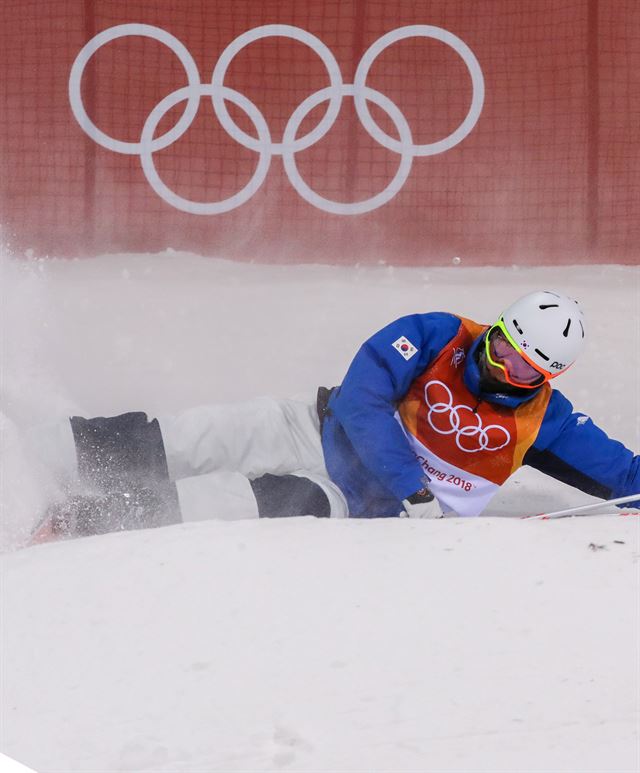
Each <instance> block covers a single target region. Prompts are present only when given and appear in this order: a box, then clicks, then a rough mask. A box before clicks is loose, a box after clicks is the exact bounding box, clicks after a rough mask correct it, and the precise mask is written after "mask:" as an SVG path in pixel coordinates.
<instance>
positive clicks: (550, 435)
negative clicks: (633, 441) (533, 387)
mask: <svg viewBox="0 0 640 773" xmlns="http://www.w3.org/2000/svg"><path fill="white" fill-rule="evenodd" d="M524 464H528V465H529V466H531V467H535V468H536V469H537V470H540V471H541V472H544V473H546V474H547V475H550V476H551V477H553V478H556V479H557V480H559V481H562V482H563V483H567V484H568V485H570V486H574V487H575V488H578V489H580V490H581V491H584V492H585V494H591V495H593V496H596V497H601V498H602V499H615V498H617V497H624V496H631V495H633V494H638V493H640V456H637V455H634V454H633V452H632V451H630V450H629V449H628V448H626V447H625V446H624V445H623V444H622V443H620V442H619V441H617V440H612V439H611V438H610V437H608V436H607V435H606V433H605V432H603V431H602V430H601V429H600V428H599V427H597V426H596V425H595V424H594V423H593V421H592V420H591V419H590V418H589V417H588V416H585V415H584V414H583V413H576V412H574V410H573V406H572V405H571V403H570V402H569V400H567V398H566V397H564V396H563V395H562V394H561V393H560V392H558V391H557V390H553V392H552V394H551V400H550V401H549V406H548V408H547V412H546V414H545V417H544V420H543V422H542V425H541V427H540V432H539V433H538V437H537V438H536V441H535V443H534V444H533V446H532V447H531V448H530V449H529V450H528V451H527V453H526V454H525V457H524ZM633 505H634V506H635V507H640V500H639V501H637V502H635V503H633ZM626 506H627V507H629V506H632V505H631V504H627V505H626Z"/></svg>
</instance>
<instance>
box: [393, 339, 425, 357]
mask: <svg viewBox="0 0 640 773" xmlns="http://www.w3.org/2000/svg"><path fill="white" fill-rule="evenodd" d="M391 345H392V346H393V348H394V349H397V350H398V351H399V352H400V354H401V355H402V356H403V357H404V358H405V360H410V359H411V358H412V357H413V355H414V354H416V352H417V351H418V350H417V349H416V347H415V346H414V345H413V344H412V343H411V341H410V340H409V339H408V338H405V337H404V336H400V338H398V340H397V341H394V342H393V343H392V344H391Z"/></svg>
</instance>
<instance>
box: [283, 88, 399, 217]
mask: <svg viewBox="0 0 640 773" xmlns="http://www.w3.org/2000/svg"><path fill="white" fill-rule="evenodd" d="M364 90H365V99H370V100H371V101H372V102H375V103H376V104H377V105H378V106H379V107H381V108H382V109H383V110H384V111H385V112H386V113H387V115H388V116H389V117H390V118H391V120H392V121H393V122H394V124H395V126H396V129H397V130H398V134H399V135H400V138H401V141H402V143H403V145H402V147H403V150H402V151H401V156H400V164H399V166H398V170H397V172H396V173H395V175H394V177H393V179H392V180H391V182H390V183H389V184H388V185H387V187H386V188H385V189H384V190H383V191H380V193H377V194H376V195H375V196H372V197H371V198H369V199H365V200H364V201H353V202H347V203H345V202H340V201H332V200H331V199H326V198H324V196H320V194H319V193H316V192H315V191H314V190H312V189H311V188H310V187H309V185H307V183H306V182H305V181H304V180H303V179H302V177H301V176H300V172H299V171H298V167H297V166H296V161H295V158H294V147H295V135H296V131H297V129H298V126H300V123H301V122H302V120H303V119H304V118H305V116H306V115H307V114H308V113H309V112H310V111H311V110H312V109H313V108H314V107H315V106H316V105H319V104H320V103H321V102H324V101H325V100H326V99H331V98H332V95H331V91H332V88H331V86H328V87H327V88H324V89H320V91H316V92H315V94H311V96H309V97H307V98H306V99H305V100H304V101H303V102H302V103H301V104H300V105H298V107H297V108H296V109H295V110H294V112H293V115H292V116H291V118H290V119H289V121H288V123H287V126H286V128H285V130H284V137H283V141H282V146H283V150H282V161H283V163H284V168H285V171H286V173H287V177H288V178H289V181H290V183H291V185H293V187H294V188H295V189H296V191H298V193H299V194H300V196H302V198H303V199H305V201H308V202H309V204H312V205H313V206H314V207H317V208H318V209H322V210H324V211H325V212H331V213H332V214H334V215H361V214H363V213H365V212H370V211H371V210H372V209H377V208H378V207H381V206H382V205H383V204H386V203H387V201H389V200H390V199H392V198H393V197H394V196H395V195H396V193H398V191H399V190H400V188H402V186H403V185H404V183H405V182H406V179H407V177H408V176H409V172H410V171H411V164H412V163H413V156H412V154H411V152H410V151H409V150H407V148H408V147H409V146H410V145H411V144H412V138H411V129H410V128H409V124H408V123H407V121H406V119H405V117H404V116H403V115H402V113H401V112H400V110H399V109H398V108H397V107H396V105H395V104H394V103H393V102H392V101H391V100H390V99H388V98H387V97H385V96H384V94H380V92H378V91H375V90H374V89H370V88H369V87H368V86H365V87H364ZM340 94H341V97H340V98H341V99H342V97H343V96H349V97H353V96H354V94H355V86H354V85H353V84H352V83H345V84H343V85H342V86H341V87H340ZM307 136H308V135H307Z"/></svg>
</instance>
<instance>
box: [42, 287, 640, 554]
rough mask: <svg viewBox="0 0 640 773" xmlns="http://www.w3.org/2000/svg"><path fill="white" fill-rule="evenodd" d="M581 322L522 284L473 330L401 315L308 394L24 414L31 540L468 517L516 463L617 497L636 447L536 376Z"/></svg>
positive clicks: (572, 306) (440, 319)
mask: <svg viewBox="0 0 640 773" xmlns="http://www.w3.org/2000/svg"><path fill="white" fill-rule="evenodd" d="M585 335H586V331H585V321H584V318H583V314H582V311H581V309H580V306H579V304H578V302H577V301H575V300H573V299H571V298H569V297H567V296H566V295H563V294H562V293H559V292H551V291H546V290H545V291H538V292H533V293H530V294H528V295H526V296H524V297H523V298H520V299H519V300H517V301H516V302H515V303H513V304H512V305H511V306H509V307H508V308H507V309H506V310H505V311H504V312H503V313H502V314H501V315H500V317H499V318H498V320H497V321H496V322H495V323H494V324H493V325H490V326H487V325H483V324H479V323H477V322H473V321H471V320H469V319H465V318H464V317H460V316H457V315H455V314H450V313H444V312H431V313H426V314H413V315H410V316H406V317H402V318H401V319H398V320H397V321H395V322H392V323H391V324H389V325H387V326H386V327H384V328H383V329H382V330H380V331H379V332H377V333H376V334H375V335H373V336H372V337H371V338H370V339H369V340H367V341H366V342H365V343H364V344H363V345H362V347H361V348H360V350H359V351H358V353H357V354H356V356H355V358H354V359H353V362H352V363H351V365H350V367H349V369H348V372H347V374H346V376H345V378H344V381H343V382H342V384H341V385H340V386H338V387H334V388H332V389H327V388H324V387H321V388H320V389H319V390H318V394H317V399H314V400H313V401H299V400H292V399H284V400H276V399H271V398H260V399H256V400H252V401H250V402H246V403H241V404H232V405H207V406H202V407H198V408H193V409H191V410H188V411H186V412H184V413H182V414H180V415H176V416H164V417H158V418H153V419H150V418H149V417H148V416H147V415H146V414H145V413H140V412H136V413H126V414H123V415H121V416H115V417H110V418H90V419H87V418H81V417H78V416H74V417H72V418H71V419H70V420H69V421H65V422H64V423H63V424H57V425H55V426H51V427H44V428H43V427H40V428H35V429H33V430H31V431H30V433H29V434H30V441H31V442H32V444H33V446H34V447H35V448H37V449H38V451H39V453H40V455H41V457H42V459H43V461H45V463H46V464H47V465H48V466H49V468H50V469H51V470H54V471H55V473H56V475H57V478H58V480H59V481H60V482H61V488H60V492H61V493H60V496H59V497H58V499H57V500H56V501H54V502H53V503H52V504H51V505H50V507H49V508H48V510H47V513H46V515H45V517H44V519H43V521H42V523H41V524H40V526H39V528H38V529H37V530H36V532H35V534H34V538H33V539H34V541H35V542H38V541H44V540H46V539H52V538H60V537H66V536H79V535H89V534H99V533H104V532H110V531H115V530H121V529H137V528H147V527H154V526H163V525H168V524H173V523H179V522H182V521H196V520H204V519H209V518H221V519H240V518H255V517H261V518H272V517H283V516H300V515H314V516H318V517H350V518H376V517H396V516H409V517H417V518H440V517H443V516H449V515H458V516H466V517H468V516H477V515H479V514H480V513H482V511H483V510H484V509H485V508H486V506H487V504H488V503H489V501H490V500H491V498H492V497H493V495H494V494H495V493H496V492H497V491H498V489H499V488H500V486H502V484H503V483H504V482H505V481H506V480H507V479H508V478H509V476H511V475H512V474H513V473H514V472H515V471H516V470H517V469H518V468H519V467H521V466H522V465H529V466H530V467H534V468H535V469H537V470H539V471H541V472H543V473H545V474H547V475H550V476H551V477H553V478H556V479H557V480H559V481H562V482H563V483H566V484H569V485H570V486H574V487H575V488H578V489H580V490H581V491H583V492H585V493H586V494H590V495H593V496H596V497H601V498H603V499H609V498H612V497H614V498H615V497H624V496H629V495H632V494H634V493H635V492H638V491H640V457H639V456H637V455H634V454H633V453H632V452H631V451H630V450H629V449H628V448H625V446H624V445H623V444H622V443H620V442H618V441H616V440H613V439H610V438H609V437H607V435H606V434H605V433H604V432H603V431H602V430H601V429H599V428H598V427H597V426H596V425H595V424H594V423H593V422H592V420H591V419H590V418H588V417H587V416H586V415H584V414H583V413H576V412H574V410H573V407H572V405H571V403H570V402H569V400H567V398H566V397H564V396H563V395H562V393H561V392H559V391H558V390H557V389H552V387H551V381H552V380H553V379H555V378H556V377H557V376H559V375H561V374H562V373H564V372H565V371H566V370H567V369H568V368H569V367H571V365H572V364H573V363H574V361H575V360H576V358H577V357H578V355H579V354H580V352H581V350H582V348H583V346H584V342H585ZM62 492H64V494H63V493H62ZM635 504H636V506H637V505H638V504H640V502H637V503H635Z"/></svg>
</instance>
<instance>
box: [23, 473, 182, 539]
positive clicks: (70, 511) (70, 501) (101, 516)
mask: <svg viewBox="0 0 640 773" xmlns="http://www.w3.org/2000/svg"><path fill="white" fill-rule="evenodd" d="M181 520H182V519H181V517H180V510H179V506H178V495H177V492H176V488H175V486H174V485H172V484H169V485H165V486H162V487H155V488H145V487H141V486H130V487H129V488H128V490H127V491H112V492H109V493H107V494H97V495H88V494H74V495H72V496H69V497H67V499H65V500H63V501H61V502H56V503H55V504H53V505H51V506H50V507H49V508H48V509H47V512H46V514H45V517H44V519H43V520H42V523H41V524H40V526H39V527H38V528H37V529H36V531H35V532H34V534H33V536H32V538H31V544H38V543H40V542H49V541H51V540H56V539H68V538H70V537H86V536H89V535H92V534H107V533H108V532H112V531H125V530H131V529H150V528H155V527H157V526H168V525H170V524H173V523H180V522H181Z"/></svg>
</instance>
